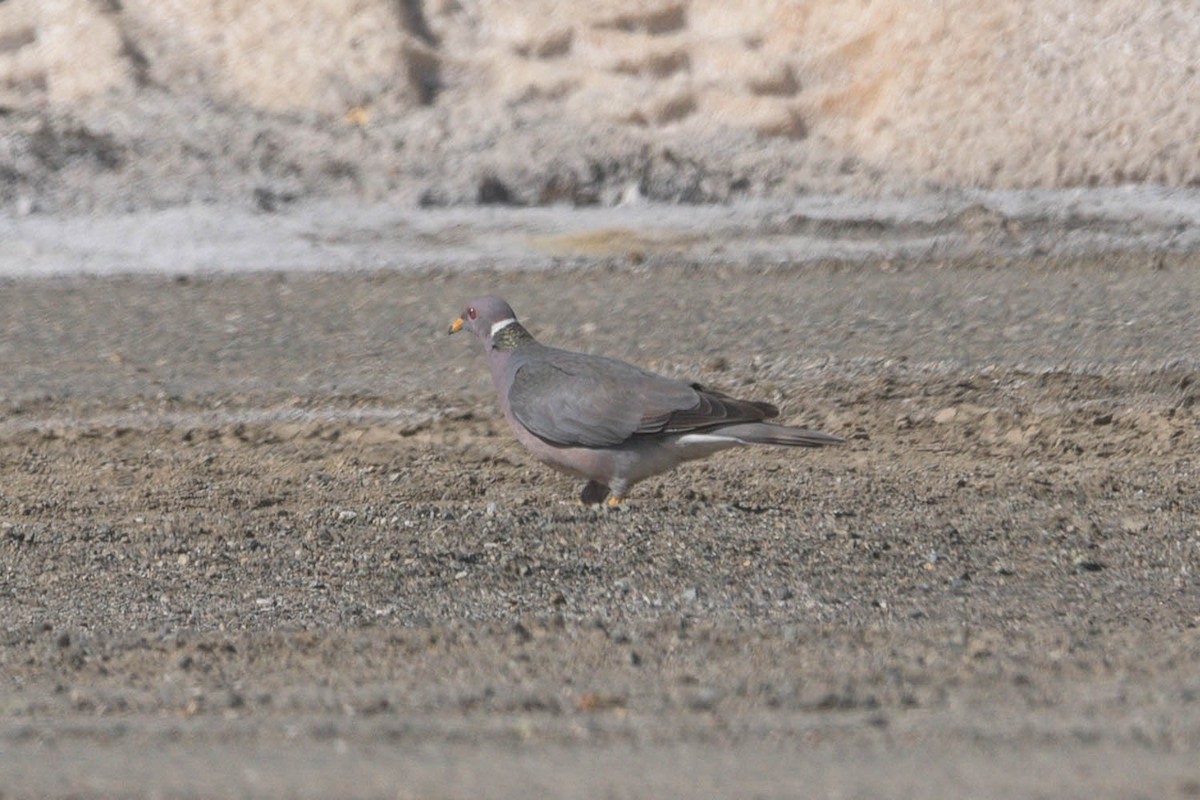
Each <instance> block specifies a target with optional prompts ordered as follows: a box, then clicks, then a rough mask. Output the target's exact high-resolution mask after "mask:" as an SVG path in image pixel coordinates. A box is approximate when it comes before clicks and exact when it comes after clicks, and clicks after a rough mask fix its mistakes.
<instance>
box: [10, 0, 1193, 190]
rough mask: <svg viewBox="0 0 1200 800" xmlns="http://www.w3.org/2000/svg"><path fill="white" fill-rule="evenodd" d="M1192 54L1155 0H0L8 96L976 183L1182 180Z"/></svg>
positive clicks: (1189, 12)
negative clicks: (812, 153)
mask: <svg viewBox="0 0 1200 800" xmlns="http://www.w3.org/2000/svg"><path fill="white" fill-rule="evenodd" d="M1198 67H1200V15H1197V14H1196V13H1195V12H1194V9H1192V8H1191V6H1190V4H1188V3H1177V2H1165V1H1162V0H1159V1H1157V2H1156V1H1155V0H1150V2H1147V1H1146V0H1102V2H1086V0H1041V2H1037V3H1034V2H1023V1H1021V0H1001V1H1000V2H994V3H980V2H975V0H863V2H844V0H812V1H811V2H799V1H798V0H747V2H739V3H730V2H720V1H719V0H638V1H636V2H635V1H633V0H587V1H586V2H585V1H584V0H430V1H429V2H425V3H420V2H415V0H414V2H408V3H404V2H396V1H395V0H255V1H254V2H249V1H248V0H120V1H119V2H118V0H8V2H4V3H0V103H3V104H5V105H9V106H16V107H28V106H37V105H38V104H43V103H50V104H70V103H72V102H76V101H78V100H80V99H82V98H88V97H95V96H96V95H98V94H102V93H104V92H109V91H114V90H116V91H130V90H134V91H136V90H137V88H138V87H139V86H143V87H144V86H146V85H148V84H153V85H156V86H161V87H167V88H168V89H169V90H170V91H172V92H189V93H200V94H202V95H207V96H211V97H213V98H214V99H217V100H219V101H221V102H225V103H237V104H245V105H248V106H251V107H254V108H258V109H263V110H266V111H284V110H288V109H306V110H314V111H317V112H319V113H322V114H325V115H329V116H331V117H340V116H342V115H345V114H346V113H347V112H348V111H350V110H351V109H352V108H355V107H359V106H361V107H365V108H367V109H369V110H370V111H372V112H375V111H379V112H382V113H384V114H391V115H397V114H404V113H406V110H411V109H413V108H415V107H417V106H419V105H422V104H427V103H434V104H437V103H459V104H467V105H470V106H472V107H477V108H478V109H479V110H480V114H481V116H480V124H481V125H483V124H490V125H495V123H496V120H497V119H503V118H504V117H505V115H506V114H508V113H509V112H511V111H512V110H513V109H519V108H521V107H522V106H527V107H533V106H534V105H536V104H542V106H544V107H546V108H548V109H550V110H551V111H552V113H554V114H555V115H556V116H557V117H558V118H560V119H562V118H566V119H568V120H574V121H576V122H577V123H578V124H579V125H580V126H587V127H589V128H590V129H592V130H596V129H599V130H603V129H604V126H611V127H613V128H621V129H627V130H633V131H644V132H645V135H646V136H647V138H648V139H649V140H653V138H654V137H655V136H656V135H657V132H659V131H662V132H664V133H672V134H676V135H679V134H682V135H687V134H688V133H689V132H692V131H696V132H704V133H706V134H711V133H712V132H713V131H719V130H721V129H732V130H739V131H747V130H748V131H751V132H753V133H755V134H757V135H759V136H761V137H764V138H768V139H782V140H790V141H798V142H799V141H803V142H805V143H806V145H805V146H806V147H807V148H809V149H810V150H819V151H822V152H825V151H827V152H828V153H830V154H833V155H834V156H839V155H844V156H854V157H857V158H859V159H861V160H863V161H864V162H866V163H868V164H871V165H872V166H874V167H875V168H877V169H881V170H884V171H892V172H898V173H904V174H908V175H917V176H922V177H928V178H930V179H932V180H934V181H938V182H945V183H951V184H970V185H981V186H1052V185H1072V184H1087V183H1117V182H1124V181H1137V182H1145V181H1149V182H1157V183H1164V184H1168V185H1183V184H1187V183H1194V182H1196V181H1200V111H1198V110H1197V109H1200V78H1198V76H1197V69H1198ZM440 89H447V90H448V91H447V93H445V94H439V93H438V92H439V90H440ZM539 107H541V106H539ZM548 113H549V112H548ZM369 118H370V117H367V116H360V117H356V119H357V120H358V121H360V122H365V121H366V120H368V119H369ZM458 118H459V119H469V115H468V116H460V117H458Z"/></svg>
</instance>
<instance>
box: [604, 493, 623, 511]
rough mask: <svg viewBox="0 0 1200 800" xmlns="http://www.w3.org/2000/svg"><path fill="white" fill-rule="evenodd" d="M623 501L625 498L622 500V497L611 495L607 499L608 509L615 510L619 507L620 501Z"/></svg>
mask: <svg viewBox="0 0 1200 800" xmlns="http://www.w3.org/2000/svg"><path fill="white" fill-rule="evenodd" d="M624 499H625V498H623V497H617V496H616V495H615V494H614V495H612V496H611V497H609V498H608V507H609V508H616V507H617V506H619V505H621V501H622V500H624Z"/></svg>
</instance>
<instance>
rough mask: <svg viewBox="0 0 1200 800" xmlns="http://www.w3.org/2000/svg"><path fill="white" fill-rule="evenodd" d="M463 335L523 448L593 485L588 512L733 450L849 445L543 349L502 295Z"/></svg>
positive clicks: (775, 412) (481, 306)
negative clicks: (471, 341)
mask: <svg viewBox="0 0 1200 800" xmlns="http://www.w3.org/2000/svg"><path fill="white" fill-rule="evenodd" d="M463 328H466V329H467V330H468V331H470V332H471V333H473V334H475V335H476V336H477V337H479V339H480V341H482V342H483V347H484V350H485V351H486V352H487V357H488V366H489V367H491V370H492V381H493V383H495V385H496V393H497V394H498V395H499V396H500V408H501V409H502V410H503V411H504V416H505V418H506V419H507V420H508V422H509V424H510V425H512V429H513V431H514V432H515V433H516V435H517V440H518V441H520V442H521V444H523V445H525V447H526V449H528V450H529V452H531V453H533V455H534V457H536V458H537V459H538V460H539V461H542V462H544V463H546V464H549V465H550V466H551V467H554V468H555V469H558V470H561V471H562V472H566V473H568V474H571V475H576V476H578V477H581V478H586V479H587V485H585V486H584V487H583V492H582V493H581V494H580V496H579V499H580V500H581V501H582V502H583V503H585V504H588V505H591V504H593V503H599V502H601V501H602V500H604V499H605V498H606V497H608V504H609V505H610V506H615V505H617V504H619V503H620V502H621V501H622V500H623V499H624V498H625V496H626V494H627V493H628V492H629V490H630V489H631V488H633V485H634V484H635V483H637V482H638V481H642V480H645V479H646V478H649V477H651V476H652V475H658V474H660V473H663V472H666V471H667V470H669V469H672V468H674V467H676V466H678V465H679V464H681V463H683V462H684V461H691V460H692V459H696V458H704V457H706V456H710V455H712V454H713V453H716V452H718V451H720V450H725V449H728V448H730V447H739V446H741V445H747V444H775V445H784V446H788V447H823V446H825V445H831V444H843V443H845V439H842V438H840V437H838V436H831V435H830V434H828V433H818V432H817V431H809V430H804V429H803V428H789V427H787V426H784V425H777V424H775V423H772V422H764V421H763V420H767V419H772V418H774V417H777V416H779V409H777V408H776V407H775V406H773V405H771V404H770V403H761V402H756V401H753V400H738V399H735V398H733V397H730V396H729V395H727V394H723V393H721V392H718V391H716V390H714V389H709V388H707V387H705V386H701V385H700V384H698V383H684V382H683V381H677V380H672V379H671V378H666V377H663V376H661V375H655V374H654V373H652V372H647V371H646V370H644V369H640V368H639V367H635V366H633V365H632V364H626V363H625V362H623V361H616V360H615V359H611V358H604V357H602V356H590V355H585V354H583V353H572V352H568V351H566V350H558V349H556V348H553V347H546V346H545V345H542V344H539V343H538V342H537V341H536V340H535V339H534V338H533V336H531V335H530V333H529V331H527V330H525V328H524V327H522V325H521V323H519V322H517V317H516V314H514V313H513V310H512V309H511V308H510V307H509V305H508V303H506V302H504V300H502V299H501V298H499V297H491V296H489V297H481V298H479V299H478V300H473V301H471V302H470V303H469V304H468V305H467V307H466V309H465V310H464V311H463V313H462V316H461V317H459V318H458V319H456V320H455V321H454V324H452V325H451V326H450V333H457V332H458V331H460V330H462V329H463ZM610 493H611V497H610V496H609V494H610Z"/></svg>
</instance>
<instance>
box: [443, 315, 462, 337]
mask: <svg viewBox="0 0 1200 800" xmlns="http://www.w3.org/2000/svg"><path fill="white" fill-rule="evenodd" d="M463 324H464V323H463V318H462V317H459V318H458V319H456V320H454V322H452V323H450V330H448V331H446V335H447V336H449V335H450V334H452V333H458V332H459V331H461V330H462V327H463Z"/></svg>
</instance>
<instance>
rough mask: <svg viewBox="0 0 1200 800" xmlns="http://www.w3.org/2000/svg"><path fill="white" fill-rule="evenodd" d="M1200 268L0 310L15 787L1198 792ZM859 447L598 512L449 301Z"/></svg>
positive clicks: (7, 699)
mask: <svg viewBox="0 0 1200 800" xmlns="http://www.w3.org/2000/svg"><path fill="white" fill-rule="evenodd" d="M1198 276H1200V258H1197V256H1195V255H1186V254H1185V255H1172V256H1170V257H1166V258H1164V257H1161V256H1151V255H1143V254H1138V253H1131V254H1125V255H1115V256H1111V257H1105V258H1099V257H1092V258H1080V259H1076V260H1073V261H1062V260H1055V261H1046V260H1037V259H1033V260H1030V259H1027V258H1016V259H1011V260H1008V261H1006V262H1005V263H1003V264H997V263H993V262H991V261H989V260H986V259H976V260H970V261H965V262H929V261H924V262H912V263H899V264H897V263H894V262H869V263H863V264H858V265H847V264H833V263H829V264H818V265H814V266H808V267H804V268H793V269H788V268H777V269H771V270H757V269H753V268H747V267H739V268H736V269H735V268H729V269H721V268H713V269H705V270H696V269H688V268H684V267H656V268H654V269H649V268H646V267H640V268H639V267H637V266H627V267H622V268H606V269H591V270H579V271H572V272H553V273H550V272H538V273H530V272H525V273H522V272H510V273H505V274H491V273H473V274H465V275H463V274H457V275H456V274H451V273H445V272H424V273H420V274H410V275H403V274H398V273H359V274H342V275H321V274H309V275H297V274H275V275H243V276H227V277H192V278H180V279H171V278H164V277H125V278H63V279H50V280H23V281H10V282H7V283H5V284H3V286H0V326H2V328H0V570H2V573H0V574H2V577H0V621H2V622H0V787H2V788H0V793H2V795H3V797H4V798H6V800H7V799H8V798H17V797H35V796H36V797H51V796H64V797H65V796H70V797H80V796H152V797H209V796H212V797H236V796H246V797H249V796H254V797H285V796H286V797H329V796H381V797H479V796H489V797H527V796H558V797H596V796H601V797H670V796H674V797H696V796H719V795H724V796H741V797H794V796H800V795H801V794H803V795H807V796H836V797H871V796H885V795H886V796H889V797H923V798H925V797H962V796H968V795H969V796H977V797H1011V796H1040V797H1088V798H1096V797H1131V796H1144V797H1196V796H1200V766H1197V765H1198V764H1200V672H1198V671H1197V668H1196V665H1197V663H1200V628H1198V627H1197V626H1198V624H1200V577H1198V572H1200V464H1198V463H1197V455H1196V454H1197V447H1198V446H1200V432H1198V429H1197V418H1196V415H1197V410H1196V404H1195V403H1196V398H1197V396H1198V395H1200V381H1198V380H1197V370H1198V368H1200V352H1198V350H1200V348H1198V344H1197V343H1200V322H1198V321H1197V314H1196V308H1197V307H1200V277H1198ZM490 290H498V291H500V292H502V293H503V294H505V295H506V296H507V297H508V298H509V299H510V301H511V302H512V303H513V305H514V306H515V307H516V308H517V310H518V313H520V314H521V315H522V317H523V321H524V322H525V324H526V326H527V327H528V328H529V329H530V330H531V331H532V332H533V333H534V334H535V335H537V336H539V337H540V338H542V339H543V341H546V342H549V343H554V344H558V345H562V346H570V347H574V348H577V349H583V350H589V351H593V352H603V353H606V354H609V355H614V356H617V357H622V358H626V359H629V360H633V361H635V362H637V363H640V364H642V365H645V366H648V367H651V368H653V369H656V370H659V371H662V372H666V373H670V374H677V375H681V376H683V375H686V376H690V377H693V378H697V379H701V380H703V381H704V382H706V383H710V384H712V385H715V386H718V387H722V388H725V389H727V390H731V391H734V392H737V393H739V394H744V395H746V396H750V397H754V398H760V399H765V400H770V401H772V402H775V403H777V404H779V405H780V406H781V407H782V408H783V410H784V417H785V419H787V420H790V421H794V422H797V423H800V424H805V425H809V426H812V427H816V428H819V429H823V430H828V431H831V432H835V433H841V434H843V435H845V436H847V437H848V438H849V439H850V445H849V446H848V447H845V448H840V449H833V450H824V451H819V452H810V453H795V452H785V451H776V450H771V449H761V450H754V451H741V452H738V453H727V454H722V455H721V456H718V457H716V458H714V459H712V460H710V461H708V462H705V463H702V464H698V465H692V466H690V467H685V468H683V469H681V470H678V471H676V472H675V473H673V474H672V475H670V476H666V477H663V478H660V479H656V480H652V481H648V482H646V483H644V484H642V485H640V486H639V487H638V488H637V490H636V491H635V493H634V494H633V496H632V497H631V498H630V500H629V501H627V503H626V505H625V507H623V508H621V509H619V510H617V511H613V512H610V511H597V510H594V509H585V508H582V507H580V506H578V505H576V504H575V501H574V498H575V496H576V493H577V491H578V488H579V487H578V486H577V485H576V484H575V483H574V482H572V481H570V480H568V479H565V478H563V477H560V476H557V475H554V474H552V473H550V472H548V471H547V470H545V469H544V468H542V467H540V466H538V465H536V464H533V463H531V461H530V459H528V458H527V457H526V456H525V454H524V453H523V452H522V451H521V450H520V449H519V447H518V446H517V445H516V444H515V443H514V442H513V440H512V438H511V436H510V434H509V432H508V430H507V429H506V427H505V424H504V422H503V420H502V419H500V418H499V417H498V415H497V413H496V411H495V405H494V400H493V398H492V396H491V394H490V386H489V384H488V380H487V376H486V372H485V370H484V367H483V361H482V355H481V354H480V353H479V352H478V350H477V345H476V343H475V342H472V341H469V340H467V339H466V338H460V337H455V338H453V339H447V338H446V337H445V335H444V331H445V325H446V324H447V322H448V321H449V320H450V319H452V318H453V317H454V316H456V315H457V313H458V311H459V309H460V308H461V305H462V303H463V301H464V300H465V299H467V298H468V297H470V296H472V295H475V294H479V293H482V292H484V291H490Z"/></svg>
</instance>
